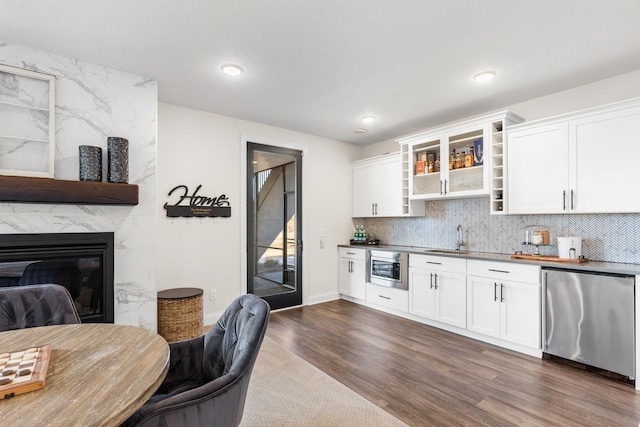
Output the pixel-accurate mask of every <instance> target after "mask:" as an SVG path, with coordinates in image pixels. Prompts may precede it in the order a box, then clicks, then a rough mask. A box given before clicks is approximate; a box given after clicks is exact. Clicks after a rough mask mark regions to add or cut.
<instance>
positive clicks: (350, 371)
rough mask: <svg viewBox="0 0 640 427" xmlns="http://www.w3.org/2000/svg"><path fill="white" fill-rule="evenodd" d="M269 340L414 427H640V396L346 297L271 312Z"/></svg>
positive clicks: (585, 374) (582, 373) (591, 376)
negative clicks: (462, 426) (375, 308)
mask: <svg viewBox="0 0 640 427" xmlns="http://www.w3.org/2000/svg"><path fill="white" fill-rule="evenodd" d="M267 335H268V336H269V337H270V338H272V339H273V340H275V341H276V342H278V343H280V344H281V345H283V346H284V347H286V348H288V349H289V350H291V351H292V352H293V353H295V354H297V355H298V356H300V357H302V358H303V359H305V360H307V361H308V362H310V363H311V364H313V365H315V366H316V367H318V368H319V369H321V370H322V371H324V372H325V373H327V374H329V375H330V376H332V377H333V378H335V379H337V380H338V381H340V382H341V383H343V384H345V385H346V386H348V387H349V388H351V389H352V390H354V391H356V392H357V393H359V394H360V395H362V396H364V397H365V398H367V399H368V400H370V401H371V402H373V403H375V404H376V405H378V406H380V407H382V408H383V409H385V410H386V411H387V412H389V413H391V414H392V415H394V416H395V417H397V418H399V419H401V420H402V421H404V422H405V423H407V424H409V425H412V426H435V425H472V426H478V425H484V426H507V425H518V426H522V425H558V426H638V425H639V423H640V393H637V392H636V391H635V389H634V388H633V387H632V386H630V385H627V384H622V383H619V382H616V381H614V380H610V379H607V378H603V377H600V376H597V375H595V374H591V373H588V372H585V371H581V370H578V369H576V368H572V367H569V366H565V365H561V364H559V363H557V362H553V361H548V360H541V359H537V358H534V357H530V356H525V355H521V354H519V353H515V352H510V351H507V350H503V349H499V348H497V347H494V346H491V345H489V344H484V343H481V342H478V341H475V340H471V339H468V338H464V337H460V336H458V335H455V334H451V333H448V332H445V331H441V330H439V329H436V328H431V327H428V326H425V325H422V324H419V323H416V322H412V321H410V320H406V319H402V318H398V317H396V316H391V315H387V314H385V313H381V312H379V311H376V310H372V309H370V308H367V307H363V306H360V305H357V304H353V303H351V302H348V301H344V300H339V301H332V302H328V303H323V304H317V305H313V306H308V307H302V308H296V309H291V310H286V311H280V312H276V313H272V315H271V319H270V324H269V328H268V331H267Z"/></svg>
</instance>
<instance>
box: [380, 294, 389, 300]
mask: <svg viewBox="0 0 640 427" xmlns="http://www.w3.org/2000/svg"><path fill="white" fill-rule="evenodd" d="M378 296H379V297H380V298H384V299H391V298H389V297H386V296H384V295H378Z"/></svg>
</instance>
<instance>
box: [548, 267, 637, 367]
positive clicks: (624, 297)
mask: <svg viewBox="0 0 640 427" xmlns="http://www.w3.org/2000/svg"><path fill="white" fill-rule="evenodd" d="M542 271H543V274H542V276H543V286H544V293H545V322H546V325H545V328H544V329H545V337H544V350H543V351H544V352H545V353H547V354H551V355H554V356H559V357H562V358H565V359H569V360H574V361H577V362H581V363H584V364H586V365H591V366H595V367H597V368H600V369H605V370H607V371H611V372H615V373H618V374H622V375H625V376H627V377H629V379H635V315H634V307H635V304H634V301H635V297H634V296H635V292H634V285H635V279H634V276H624V275H614V274H602V273H596V272H583V271H580V272H579V271H576V270H562V269H551V268H543V270H542Z"/></svg>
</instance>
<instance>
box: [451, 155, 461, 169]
mask: <svg viewBox="0 0 640 427" xmlns="http://www.w3.org/2000/svg"><path fill="white" fill-rule="evenodd" d="M461 167H463V160H462V153H458V154H457V155H456V162H455V163H454V165H453V168H454V169H460V168H461Z"/></svg>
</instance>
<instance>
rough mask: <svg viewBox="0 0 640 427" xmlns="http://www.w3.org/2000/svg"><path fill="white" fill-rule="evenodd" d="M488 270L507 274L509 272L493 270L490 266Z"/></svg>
mask: <svg viewBox="0 0 640 427" xmlns="http://www.w3.org/2000/svg"><path fill="white" fill-rule="evenodd" d="M489 271H493V272H494V273H506V274H509V272H508V271H507V270H494V269H493V268H490V269H489Z"/></svg>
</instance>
